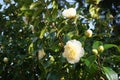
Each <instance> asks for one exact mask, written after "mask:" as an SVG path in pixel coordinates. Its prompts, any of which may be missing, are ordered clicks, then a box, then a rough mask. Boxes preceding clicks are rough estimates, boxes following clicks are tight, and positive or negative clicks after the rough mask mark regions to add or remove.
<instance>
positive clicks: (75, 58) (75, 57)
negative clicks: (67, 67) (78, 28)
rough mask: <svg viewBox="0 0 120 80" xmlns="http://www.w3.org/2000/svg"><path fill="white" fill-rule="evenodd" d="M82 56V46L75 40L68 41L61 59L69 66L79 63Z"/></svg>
mask: <svg viewBox="0 0 120 80" xmlns="http://www.w3.org/2000/svg"><path fill="white" fill-rule="evenodd" d="M83 55H84V49H83V47H82V44H81V43H80V42H79V41H77V40H75V39H74V40H70V41H68V42H67V43H66V45H65V46H64V53H63V57H65V58H66V59H67V61H68V62H69V63H71V64H74V63H77V62H79V60H80V58H81V57H82V56H83Z"/></svg>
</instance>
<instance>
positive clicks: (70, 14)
mask: <svg viewBox="0 0 120 80" xmlns="http://www.w3.org/2000/svg"><path fill="white" fill-rule="evenodd" d="M62 15H63V16H64V17H66V18H75V17H76V9H74V8H69V9H66V10H64V11H63V12H62Z"/></svg>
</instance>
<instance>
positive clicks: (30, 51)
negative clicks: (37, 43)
mask: <svg viewBox="0 0 120 80" xmlns="http://www.w3.org/2000/svg"><path fill="white" fill-rule="evenodd" d="M33 45H34V44H33V43H31V44H30V45H29V48H28V53H29V54H30V53H33V51H34V48H33Z"/></svg>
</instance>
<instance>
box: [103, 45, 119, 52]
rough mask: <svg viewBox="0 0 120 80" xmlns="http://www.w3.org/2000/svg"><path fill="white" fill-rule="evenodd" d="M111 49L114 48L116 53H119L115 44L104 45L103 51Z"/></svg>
mask: <svg viewBox="0 0 120 80" xmlns="http://www.w3.org/2000/svg"><path fill="white" fill-rule="evenodd" d="M112 47H115V48H117V49H118V51H119V52H120V47H118V46H117V45H115V44H104V49H105V50H107V49H109V48H112Z"/></svg>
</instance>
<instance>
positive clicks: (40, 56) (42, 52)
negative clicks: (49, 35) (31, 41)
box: [38, 49, 45, 60]
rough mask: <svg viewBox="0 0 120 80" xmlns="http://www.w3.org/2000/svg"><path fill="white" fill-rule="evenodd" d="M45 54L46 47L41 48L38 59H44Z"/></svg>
mask: <svg viewBox="0 0 120 80" xmlns="http://www.w3.org/2000/svg"><path fill="white" fill-rule="evenodd" d="M44 56H45V51H44V49H41V50H39V51H38V59H39V60H40V59H42V58H43V57H44Z"/></svg>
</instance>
